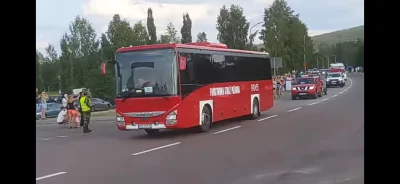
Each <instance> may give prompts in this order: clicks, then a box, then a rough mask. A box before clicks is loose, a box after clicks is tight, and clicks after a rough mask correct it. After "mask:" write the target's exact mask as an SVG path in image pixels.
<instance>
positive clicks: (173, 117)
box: [165, 110, 178, 125]
mask: <svg viewBox="0 0 400 184" xmlns="http://www.w3.org/2000/svg"><path fill="white" fill-rule="evenodd" d="M177 115H178V111H177V110H174V111H172V112H171V113H169V114H168V115H167V117H166V118H165V124H167V125H174V124H176V122H177V121H176V117H177Z"/></svg>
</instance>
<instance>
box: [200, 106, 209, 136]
mask: <svg viewBox="0 0 400 184" xmlns="http://www.w3.org/2000/svg"><path fill="white" fill-rule="evenodd" d="M211 122H212V114H211V110H210V108H209V107H207V106H204V107H203V110H202V111H201V125H200V126H199V131H200V132H207V131H209V130H210V128H211Z"/></svg>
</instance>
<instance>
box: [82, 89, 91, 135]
mask: <svg viewBox="0 0 400 184" xmlns="http://www.w3.org/2000/svg"><path fill="white" fill-rule="evenodd" d="M82 94H83V96H82V97H81V98H80V100H79V103H80V104H81V110H82V118H83V133H90V132H91V131H92V130H90V129H89V123H90V115H91V112H92V101H91V100H90V98H89V97H88V92H87V91H84V92H83V93H82Z"/></svg>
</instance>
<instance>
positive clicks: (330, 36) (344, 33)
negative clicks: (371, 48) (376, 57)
mask: <svg viewBox="0 0 400 184" xmlns="http://www.w3.org/2000/svg"><path fill="white" fill-rule="evenodd" d="M357 38H360V39H364V25H362V26H357V27H353V28H349V29H343V30H339V31H334V32H330V33H325V34H321V35H317V36H313V37H312V39H313V41H314V44H315V45H316V46H318V45H319V44H321V43H327V44H329V45H334V44H336V43H339V42H346V41H351V40H357Z"/></svg>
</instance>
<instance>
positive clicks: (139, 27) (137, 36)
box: [133, 21, 149, 45]
mask: <svg viewBox="0 0 400 184" xmlns="http://www.w3.org/2000/svg"><path fill="white" fill-rule="evenodd" d="M133 35H134V45H146V44H147V43H148V42H149V35H148V34H147V30H146V27H145V26H144V25H143V24H142V22H141V21H139V22H137V23H136V24H135V25H133Z"/></svg>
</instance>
